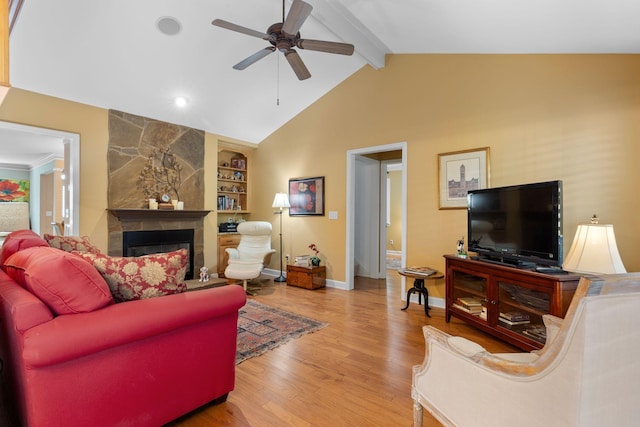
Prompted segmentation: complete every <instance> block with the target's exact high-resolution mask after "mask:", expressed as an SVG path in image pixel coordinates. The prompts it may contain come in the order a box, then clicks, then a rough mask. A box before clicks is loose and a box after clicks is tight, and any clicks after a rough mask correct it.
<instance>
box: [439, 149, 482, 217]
mask: <svg viewBox="0 0 640 427" xmlns="http://www.w3.org/2000/svg"><path fill="white" fill-rule="evenodd" d="M438 176H439V185H440V187H439V193H440V209H466V207H467V192H469V191H471V190H480V189H483V188H487V187H489V147H484V148H476V149H472V150H464V151H455V152H451V153H442V154H438Z"/></svg>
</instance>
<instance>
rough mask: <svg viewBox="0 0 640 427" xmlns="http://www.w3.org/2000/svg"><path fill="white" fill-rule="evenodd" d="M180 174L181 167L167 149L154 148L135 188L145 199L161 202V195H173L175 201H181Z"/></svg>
mask: <svg viewBox="0 0 640 427" xmlns="http://www.w3.org/2000/svg"><path fill="white" fill-rule="evenodd" d="M181 172H182V166H181V165H180V164H179V163H178V160H177V159H176V156H175V155H174V154H173V153H171V151H170V150H169V149H168V148H156V149H154V150H153V152H152V153H151V154H149V157H148V158H147V162H146V164H145V166H144V168H143V169H142V171H141V172H140V176H139V177H138V181H137V186H138V188H139V189H140V190H142V192H143V193H144V196H145V197H146V198H147V199H156V200H161V199H162V196H163V195H169V196H172V195H175V199H176V200H181V199H180V185H181V184H182V178H181ZM171 198H172V199H173V198H174V197H171Z"/></svg>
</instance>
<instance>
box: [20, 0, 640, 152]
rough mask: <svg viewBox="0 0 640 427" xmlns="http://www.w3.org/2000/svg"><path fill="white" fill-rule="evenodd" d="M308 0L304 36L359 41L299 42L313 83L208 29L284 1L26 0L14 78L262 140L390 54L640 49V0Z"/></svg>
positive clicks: (249, 41) (257, 43)
mask: <svg viewBox="0 0 640 427" xmlns="http://www.w3.org/2000/svg"><path fill="white" fill-rule="evenodd" d="M306 1H307V2H308V3H310V4H311V5H312V6H313V8H314V9H313V11H312V12H311V16H310V17H309V18H308V19H307V21H306V22H305V23H304V24H303V25H302V28H301V30H300V32H301V34H302V37H303V38H310V39H320V40H330V41H339V42H346V43H352V44H354V45H355V53H354V55H352V56H343V55H333V54H328V53H322V52H314V51H309V50H298V52H299V55H300V57H301V58H302V60H303V61H304V63H305V64H306V66H307V67H308V69H309V71H310V72H311V75H312V77H311V78H309V79H307V80H303V81H299V80H298V79H297V78H296V76H295V74H294V73H293V72H292V70H291V68H290V67H289V64H288V63H287V61H286V60H285V58H284V56H283V55H282V54H281V53H279V52H276V53H274V54H271V55H269V56H267V57H265V58H264V59H261V60H260V61H258V62H256V63H255V64H253V65H251V66H250V67H248V68H247V69H245V70H243V71H237V70H234V69H232V66H233V65H234V64H236V63H237V62H239V61H241V60H242V59H244V58H246V57H248V56H249V55H251V54H253V53H255V52H257V51H258V50H260V49H262V48H264V47H266V46H268V43H267V42H266V41H264V40H261V39H259V38H257V37H250V36H248V35H245V34H240V33H238V32H233V31H229V30H226V29H223V28H219V27H216V26H213V25H211V21H212V20H213V19H216V18H219V19H224V20H226V21H231V22H233V23H236V24H239V25H242V26H244V27H248V28H251V29H254V30H258V31H261V32H262V31H266V29H267V27H269V26H270V25H271V24H273V23H276V22H281V21H282V13H283V10H282V2H281V0H242V1H238V0H188V1H185V0H136V1H131V0H93V1H86V0H57V1H51V0H25V2H24V5H23V7H22V10H21V12H20V14H19V16H18V19H17V21H16V24H15V26H14V27H13V30H12V33H11V38H10V67H11V68H10V83H11V85H12V86H14V87H18V88H22V89H26V90H30V91H34V92H39V93H43V94H47V95H51V96H55V97H60V98H64V99H68V100H73V101H77V102H81V103H86V104H90V105H93V106H98V107H102V108H110V109H117V110H121V111H125V112H128V113H132V114H137V115H141V116H146V117H151V118H154V119H158V120H164V121H167V122H172V123H177V124H182V125H186V126H190V127H194V128H197V129H202V130H205V131H208V132H211V133H215V134H219V135H222V136H226V137H230V138H237V139H240V140H244V141H248V142H254V143H259V142H260V141H262V140H263V139H264V138H266V137H267V136H268V135H270V134H271V133H272V132H274V131H275V130H276V129H278V128H279V127H281V126H282V125H284V124H285V123H286V122H287V121H289V120H290V119H291V118H292V117H294V116H295V115H296V114H298V113H299V112H300V111H302V110H303V109H305V108H306V107H308V106H309V105H310V104H312V103H313V102H315V101H316V100H317V99H319V98H320V97H322V96H323V95H324V94H325V93H327V92H328V91H330V90H331V89H332V88H334V87H335V86H336V85H338V84H339V83H340V82H342V81H343V80H345V79H346V78H348V77H349V76H351V75H352V74H353V73H355V72H356V71H357V70H359V69H360V68H361V67H365V66H371V67H374V68H376V69H379V68H382V67H384V60H385V55H386V54H417V53H452V54H456V53H498V54H499V53H509V54H510V53H522V54H529V53H559V54H560V53H636V54H637V53H640V25H638V17H640V1H636V0H537V1H527V0H483V1H478V0H306ZM290 5H291V2H290V0H286V1H285V6H286V11H288V10H289V7H290ZM166 18H169V20H166ZM176 23H177V24H178V26H177V27H172V26H173V25H175V24H176ZM166 24H169V25H168V27H165V26H164V25H166ZM172 29H177V30H178V32H177V33H176V34H174V35H168V34H166V33H167V32H170V31H171V30H172ZM178 96H182V97H184V98H185V99H186V100H187V105H186V106H185V107H182V108H180V107H177V106H176V105H175V104H174V99H175V98H176V97H178Z"/></svg>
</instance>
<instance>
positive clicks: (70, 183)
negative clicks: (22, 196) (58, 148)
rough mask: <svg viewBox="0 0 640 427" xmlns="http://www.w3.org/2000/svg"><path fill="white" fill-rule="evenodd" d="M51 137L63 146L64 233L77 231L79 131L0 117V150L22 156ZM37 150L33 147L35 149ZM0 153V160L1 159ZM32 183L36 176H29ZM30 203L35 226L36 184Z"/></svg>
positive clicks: (38, 179)
mask: <svg viewBox="0 0 640 427" xmlns="http://www.w3.org/2000/svg"><path fill="white" fill-rule="evenodd" d="M51 141H54V142H53V143H55V144H61V145H62V148H63V150H64V165H65V166H64V171H63V174H64V176H65V183H64V190H63V191H64V194H63V197H64V200H65V201H66V202H65V205H64V206H65V212H64V218H65V221H64V231H63V233H64V234H65V235H75V236H77V235H79V234H80V200H79V198H80V135H78V134H76V133H70V132H63V131H57V130H53V129H44V128H38V127H34V126H27V125H20V124H16V123H11V122H2V121H0V153H1V152H11V153H12V154H18V153H23V154H24V155H25V156H29V155H32V154H33V150H34V148H33V147H36V146H38V145H41V144H42V143H45V144H48V143H52V142H51ZM36 152H37V151H36ZM1 159H2V158H1V156H0V163H5V164H6V162H2V160H1ZM30 181H31V183H32V185H34V184H36V183H37V185H38V187H39V183H40V177H39V175H38V176H37V177H34V176H31V178H30ZM31 193H32V194H31V196H32V197H31V203H30V207H29V209H30V213H29V216H30V217H31V218H33V219H36V218H37V221H34V222H38V230H37V231H40V230H39V228H40V226H39V223H40V206H39V205H40V197H39V188H38V189H37V190H36V191H34V188H32V189H31Z"/></svg>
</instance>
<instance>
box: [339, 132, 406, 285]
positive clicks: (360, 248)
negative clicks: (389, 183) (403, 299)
mask: <svg viewBox="0 0 640 427" xmlns="http://www.w3.org/2000/svg"><path fill="white" fill-rule="evenodd" d="M389 160H393V162H394V163H397V164H400V167H401V195H400V204H401V223H402V225H401V236H402V237H401V244H400V245H399V252H400V257H401V261H400V263H401V265H405V263H406V261H405V258H406V240H407V239H406V233H407V231H406V216H407V214H406V205H407V172H406V161H407V144H406V142H399V143H393V144H387V145H381V146H374V147H368V148H362V149H356V150H349V151H348V152H347V208H346V220H347V225H346V226H347V231H346V262H345V266H346V268H345V283H346V289H347V290H353V289H354V277H355V276H356V275H358V276H361V275H365V277H372V278H376V279H382V278H384V277H386V243H387V242H386V240H387V239H386V227H387V221H386V212H387V197H386V190H387V188H386V167H387V166H386V164H387V163H388V162H389ZM404 289H405V283H404V280H403V283H402V293H404Z"/></svg>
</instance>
